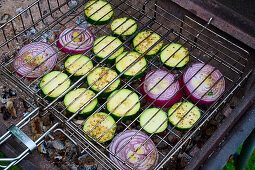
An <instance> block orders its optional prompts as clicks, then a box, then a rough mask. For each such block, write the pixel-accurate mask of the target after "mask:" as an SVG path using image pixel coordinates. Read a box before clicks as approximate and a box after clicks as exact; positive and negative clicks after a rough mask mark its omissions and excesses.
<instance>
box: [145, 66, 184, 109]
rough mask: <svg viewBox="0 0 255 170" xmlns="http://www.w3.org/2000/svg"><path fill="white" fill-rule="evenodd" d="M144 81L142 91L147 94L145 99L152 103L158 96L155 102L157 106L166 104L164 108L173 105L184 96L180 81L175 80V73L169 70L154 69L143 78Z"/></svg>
mask: <svg viewBox="0 0 255 170" xmlns="http://www.w3.org/2000/svg"><path fill="white" fill-rule="evenodd" d="M164 76H165V77H164ZM163 77H164V78H163ZM142 81H143V85H142V86H141V88H140V91H141V93H142V94H143V95H145V94H147V96H146V97H145V99H146V100H147V101H148V102H150V103H152V102H153V101H154V100H155V99H156V98H157V97H158V98H157V99H156V101H155V102H154V103H153V105H154V106H156V107H163V106H164V105H165V104H166V105H165V106H164V108H166V107H171V106H172V105H173V104H174V103H176V102H178V101H179V100H180V99H181V97H182V90H180V83H179V81H178V80H175V75H174V74H171V73H169V72H168V71H164V70H156V71H155V70H152V71H150V72H148V73H147V74H146V75H145V76H144V77H143V78H142ZM175 81H176V82H175ZM154 86H155V87H154Z"/></svg>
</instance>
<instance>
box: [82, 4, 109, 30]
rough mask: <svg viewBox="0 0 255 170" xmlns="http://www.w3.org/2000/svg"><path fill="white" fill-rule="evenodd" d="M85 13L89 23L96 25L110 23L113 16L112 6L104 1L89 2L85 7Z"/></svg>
mask: <svg viewBox="0 0 255 170" xmlns="http://www.w3.org/2000/svg"><path fill="white" fill-rule="evenodd" d="M84 13H85V17H86V19H87V21H88V22H89V23H91V24H95V25H103V24H106V23H108V22H109V21H110V20H111V18H112V16H113V10H112V6H111V5H110V4H109V3H108V2H106V1H103V0H99V1H89V2H88V3H87V4H86V5H85V7H84Z"/></svg>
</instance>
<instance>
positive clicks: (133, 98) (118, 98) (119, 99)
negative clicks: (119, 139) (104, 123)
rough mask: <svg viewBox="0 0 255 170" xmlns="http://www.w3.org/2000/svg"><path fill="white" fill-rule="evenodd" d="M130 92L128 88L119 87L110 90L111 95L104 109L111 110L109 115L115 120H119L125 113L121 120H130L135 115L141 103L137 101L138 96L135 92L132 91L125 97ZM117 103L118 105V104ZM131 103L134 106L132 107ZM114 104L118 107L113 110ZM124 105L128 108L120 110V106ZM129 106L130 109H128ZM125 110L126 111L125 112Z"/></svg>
mask: <svg viewBox="0 0 255 170" xmlns="http://www.w3.org/2000/svg"><path fill="white" fill-rule="evenodd" d="M115 93H116V94H115ZM130 93H132V91H131V90H129V89H121V90H119V91H117V90H116V91H114V92H112V93H111V95H110V96H109V97H108V99H107V101H108V100H109V101H108V102H107V103H106V111H107V112H108V113H110V112H112V113H111V115H112V117H113V118H114V119H115V120H119V119H120V118H121V117H122V116H123V115H125V114H126V115H125V116H124V117H122V121H125V120H130V119H132V118H133V117H135V116H136V114H137V113H138V112H139V110H140V107H141V105H140V101H139V96H138V95H137V94H136V93H132V94H131V95H130V96H129V97H128V98H127V99H125V98H126V97H127V96H128V95H129V94H130ZM114 94H115V95H114ZM113 95H114V96H113ZM112 96H113V97H112ZM111 97H112V98H111ZM124 99H125V100H124ZM123 100H124V101H123ZM120 103H121V104H120ZM118 104H120V105H119V106H118ZM128 104H129V105H128ZM133 105H135V106H134V107H133ZM116 106H118V107H117V108H116V109H115V110H114V108H115V107H116ZM124 106H127V107H128V108H125V109H124V110H121V109H120V107H122V109H123V107H124ZM111 107H112V108H111ZM132 107H133V108H132ZM130 108H132V109H131V110H130V111H129V109H130ZM127 111H128V113H126V112H127Z"/></svg>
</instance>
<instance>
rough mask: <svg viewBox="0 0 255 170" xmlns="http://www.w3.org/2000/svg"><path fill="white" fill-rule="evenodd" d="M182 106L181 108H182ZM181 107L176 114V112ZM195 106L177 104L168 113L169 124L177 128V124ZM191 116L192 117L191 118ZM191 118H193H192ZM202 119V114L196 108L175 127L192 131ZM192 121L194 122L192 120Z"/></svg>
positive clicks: (184, 103)
mask: <svg viewBox="0 0 255 170" xmlns="http://www.w3.org/2000/svg"><path fill="white" fill-rule="evenodd" d="M180 105H181V106H180ZM178 106H180V107H179V108H178V109H177V110H176V111H175V112H174V110H175V109H176V108H177V107H178ZM193 106H194V104H193V103H191V102H179V103H175V104H174V105H173V106H172V107H171V108H170V109H169V111H168V117H169V122H170V123H171V125H172V126H175V125H176V124H177V122H178V121H179V120H180V119H181V118H182V117H183V116H184V115H185V114H186V113H187V112H188V111H189V110H190V109H191V108H192V107H193ZM189 115H190V116H189ZM190 117H191V118H190ZM200 117H201V112H200V110H199V108H198V107H197V106H194V107H193V108H192V110H191V111H190V112H189V113H188V114H187V115H186V116H185V118H184V119H183V120H182V121H180V122H179V124H178V125H176V126H175V128H176V129H178V130H188V129H190V128H191V127H192V126H193V125H194V124H195V123H196V122H197V120H198V119H199V118H200ZM191 119H192V120H191Z"/></svg>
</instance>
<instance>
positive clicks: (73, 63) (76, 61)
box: [65, 54, 93, 78]
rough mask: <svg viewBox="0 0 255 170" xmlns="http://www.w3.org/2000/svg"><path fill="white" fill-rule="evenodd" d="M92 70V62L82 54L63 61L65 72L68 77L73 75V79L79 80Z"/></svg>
mask: <svg viewBox="0 0 255 170" xmlns="http://www.w3.org/2000/svg"><path fill="white" fill-rule="evenodd" d="M80 67H81V68H80ZM92 68H93V63H92V61H91V60H90V59H89V58H88V57H87V56H85V55H82V54H77V55H72V56H70V57H69V58H68V59H67V60H66V61H65V69H66V72H67V73H68V74H69V75H70V74H73V77H74V78H80V77H81V76H83V75H85V74H86V73H88V72H89V71H90V70H91V69H92Z"/></svg>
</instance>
